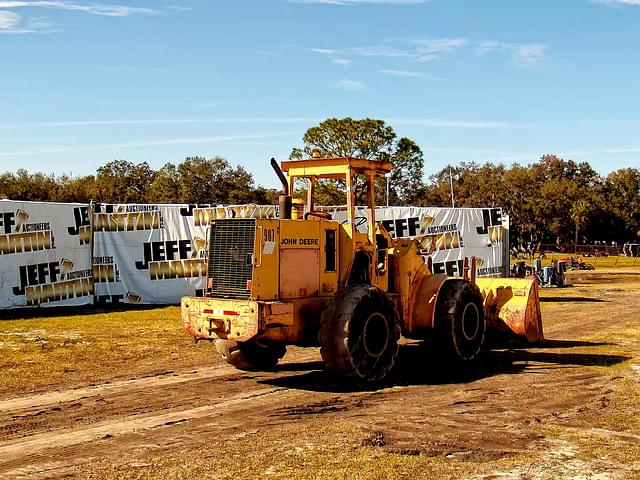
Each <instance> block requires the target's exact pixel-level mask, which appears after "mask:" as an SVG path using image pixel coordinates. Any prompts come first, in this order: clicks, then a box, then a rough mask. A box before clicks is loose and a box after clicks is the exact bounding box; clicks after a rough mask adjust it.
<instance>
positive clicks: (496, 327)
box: [476, 278, 544, 343]
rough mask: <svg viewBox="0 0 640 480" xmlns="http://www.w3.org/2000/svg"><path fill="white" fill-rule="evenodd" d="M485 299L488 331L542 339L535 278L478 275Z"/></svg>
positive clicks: (478, 284)
mask: <svg viewBox="0 0 640 480" xmlns="http://www.w3.org/2000/svg"><path fill="white" fill-rule="evenodd" d="M476 285H477V286H478V288H480V292H481V293H482V298H483V299H484V310H485V318H486V319H487V330H493V331H495V332H496V333H505V334H509V335H516V336H518V337H521V338H522V337H524V338H526V339H527V341H528V342H531V343H537V342H541V341H542V340H544V334H543V332H542V315H541V313H540V297H539V296H538V281H537V280H535V279H530V278H480V279H477V280H476Z"/></svg>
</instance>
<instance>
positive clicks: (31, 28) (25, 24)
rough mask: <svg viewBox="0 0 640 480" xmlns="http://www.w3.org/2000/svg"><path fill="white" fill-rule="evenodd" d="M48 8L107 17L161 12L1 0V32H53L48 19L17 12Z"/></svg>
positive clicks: (110, 5)
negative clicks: (18, 10) (25, 16)
mask: <svg viewBox="0 0 640 480" xmlns="http://www.w3.org/2000/svg"><path fill="white" fill-rule="evenodd" d="M24 8H28V9H47V10H66V11H73V12H80V13H86V14H90V15H100V16H106V17H128V16H130V15H136V14H144V15H154V14H158V13H161V12H160V10H156V9H153V8H145V7H131V6H128V5H119V4H101V3H89V4H83V3H79V2H73V1H67V0H57V1H17V0H11V1H5V0H0V33H37V32H39V33H43V32H52V31H55V30H53V25H52V23H51V22H49V21H48V20H43V19H42V18H41V17H34V18H27V19H25V18H23V16H22V15H20V14H18V13H16V12H15V11H14V10H16V9H24Z"/></svg>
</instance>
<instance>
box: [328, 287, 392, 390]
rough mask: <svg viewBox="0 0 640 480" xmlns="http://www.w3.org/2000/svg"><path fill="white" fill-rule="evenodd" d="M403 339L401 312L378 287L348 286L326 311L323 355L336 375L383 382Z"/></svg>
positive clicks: (330, 369) (331, 302)
mask: <svg viewBox="0 0 640 480" xmlns="http://www.w3.org/2000/svg"><path fill="white" fill-rule="evenodd" d="M399 339H400V325H399V319H398V312H397V311H396V308H395V305H394V304H393V302H392V301H391V300H390V299H389V297H388V296H387V294H386V293H385V292H384V291H382V290H380V289H379V288H377V287H373V286H371V285H353V286H349V287H346V288H345V289H343V290H341V291H340V292H338V293H337V294H336V295H335V297H334V298H333V299H332V300H331V301H330V302H329V305H327V308H326V309H325V310H324V311H323V312H322V317H321V320H320V335H319V341H320V354H321V355H322V359H323V361H324V363H325V365H326V367H327V370H329V371H330V372H332V373H335V374H338V375H342V376H348V377H355V378H358V379H361V380H366V381H371V382H373V381H380V380H383V379H384V378H385V377H386V376H387V375H388V374H389V372H390V371H391V370H392V368H393V365H394V364H395V360H396V356H397V355H398V340H399Z"/></svg>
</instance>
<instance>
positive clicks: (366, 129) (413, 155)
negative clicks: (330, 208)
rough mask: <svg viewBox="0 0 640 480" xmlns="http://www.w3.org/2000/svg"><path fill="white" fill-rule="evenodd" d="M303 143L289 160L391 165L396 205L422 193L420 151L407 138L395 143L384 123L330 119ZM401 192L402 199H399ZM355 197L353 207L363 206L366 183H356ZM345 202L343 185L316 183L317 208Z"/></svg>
mask: <svg viewBox="0 0 640 480" xmlns="http://www.w3.org/2000/svg"><path fill="white" fill-rule="evenodd" d="M303 142H304V145H303V146H302V147H295V148H293V149H292V151H291V154H290V155H289V158H311V157H312V156H313V153H314V152H318V153H319V154H320V156H321V157H356V158H364V159H367V160H378V161H392V162H393V163H394V170H393V172H392V178H393V175H395V179H396V180H397V181H398V182H399V183H398V186H397V187H394V190H393V193H394V195H395V197H394V199H395V201H396V203H399V202H400V201H404V200H407V199H411V201H417V200H418V197H419V195H420V193H419V192H421V191H422V189H421V186H422V167H423V163H424V162H423V159H422V151H421V150H420V147H418V145H417V144H416V143H415V142H413V141H412V140H410V139H408V138H402V139H400V141H399V142H396V134H395V132H394V131H393V128H391V127H390V126H388V125H386V124H385V122H384V121H383V120H375V119H371V118H364V119H361V120H354V119H352V118H349V117H347V118H340V119H338V118H329V119H327V120H324V121H323V122H321V123H320V124H319V125H317V126H315V127H311V128H309V129H308V130H307V131H306V132H305V134H304V136H303ZM396 162H398V163H396ZM390 186H391V185H390ZM379 187H380V188H378V190H379V191H378V196H377V201H378V202H382V200H383V198H384V197H383V196H382V195H381V192H380V190H381V189H382V190H384V183H381V184H379ZM403 188H404V189H403ZM390 190H391V189H390ZM400 192H402V197H403V198H401V197H400ZM390 193H391V192H390ZM355 197H356V203H362V201H363V200H364V199H365V198H366V183H365V182H364V181H363V180H362V179H356V185H355ZM404 197H406V198H404ZM345 198H346V197H345V183H344V182H343V181H331V180H326V181H323V182H319V183H318V185H317V187H316V200H317V201H318V203H319V204H325V205H327V204H328V205H342V204H344V203H345Z"/></svg>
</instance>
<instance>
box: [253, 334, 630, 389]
mask: <svg viewBox="0 0 640 480" xmlns="http://www.w3.org/2000/svg"><path fill="white" fill-rule="evenodd" d="M548 342H550V343H549V348H553V349H560V348H573V347H578V346H599V345H606V344H602V343H595V342H579V341H563V340H554V341H548ZM543 348H546V344H545V346H543ZM543 348H533V349H503V350H492V351H487V352H484V353H483V354H482V355H480V356H479V357H478V358H477V359H476V360H475V361H474V362H472V363H471V364H468V365H459V364H456V363H455V362H451V361H446V360H444V359H443V358H440V357H437V356H435V355H434V354H433V353H432V351H430V350H429V349H428V348H425V346H424V345H423V344H410V345H402V346H401V347H400V350H399V352H398V358H397V361H396V367H395V369H394V372H393V373H392V375H391V376H390V378H389V379H387V380H386V381H385V382H382V383H375V384H371V383H363V382H359V381H357V380H354V379H341V378H339V377H336V376H334V375H331V374H330V373H329V372H327V371H325V370H324V366H323V364H322V362H317V361H314V362H308V363H291V364H284V365H282V366H279V367H278V369H277V370H276V373H278V372H282V373H284V374H285V375H282V376H279V377H276V378H270V379H264V380H260V381H259V383H263V384H267V385H273V386H278V387H285V388H292V389H299V390H308V391H314V392H330V393H350V392H363V391H376V390H380V389H383V388H389V387H393V386H409V385H443V384H457V383H469V382H473V381H475V380H479V379H482V378H488V377H492V376H495V375H502V374H510V375H514V374H520V373H526V372H529V371H536V370H539V369H541V368H544V369H548V368H572V367H576V366H587V367H592V366H601V367H610V366H612V365H616V364H618V363H621V362H624V361H626V360H630V359H631V357H627V356H623V355H611V354H600V353H574V352H556V351H554V352H549V351H546V350H544V349H543ZM288 372H301V373H299V374H294V375H291V374H290V373H288Z"/></svg>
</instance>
